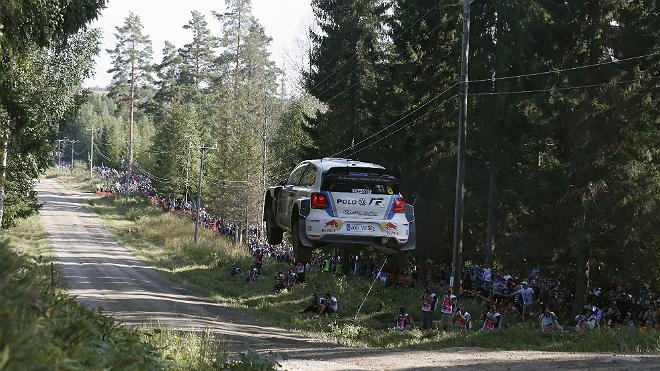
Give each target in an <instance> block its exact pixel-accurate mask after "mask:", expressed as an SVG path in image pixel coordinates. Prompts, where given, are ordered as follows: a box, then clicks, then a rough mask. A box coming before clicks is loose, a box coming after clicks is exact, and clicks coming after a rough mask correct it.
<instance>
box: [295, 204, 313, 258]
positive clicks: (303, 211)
mask: <svg viewBox="0 0 660 371" xmlns="http://www.w3.org/2000/svg"><path fill="white" fill-rule="evenodd" d="M309 212H310V201H309V200H302V201H300V207H299V208H298V214H299V216H298V238H300V242H301V243H302V244H303V246H305V247H314V243H313V242H312V241H310V240H309V238H307V217H308V216H309Z"/></svg>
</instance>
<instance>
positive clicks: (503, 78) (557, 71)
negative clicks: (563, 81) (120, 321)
mask: <svg viewBox="0 0 660 371" xmlns="http://www.w3.org/2000/svg"><path fill="white" fill-rule="evenodd" d="M656 55H660V53H651V54H644V55H638V56H635V57H629V58H621V59H613V60H611V61H607V62H600V63H593V64H585V65H581V66H575V67H568V68H562V69H558V70H548V71H542V72H532V73H527V74H522V75H512V76H502V77H493V78H490V79H479V80H471V81H468V84H472V83H477V82H486V81H500V80H511V79H519V78H523V77H532V76H542V75H550V74H557V73H563V72H572V71H577V70H582V69H585V68H593V67H600V66H604V65H608V64H616V63H621V62H627V61H632V60H636V59H642V58H648V57H653V56H656Z"/></svg>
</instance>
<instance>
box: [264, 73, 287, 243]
mask: <svg viewBox="0 0 660 371" xmlns="http://www.w3.org/2000/svg"><path fill="white" fill-rule="evenodd" d="M282 90H284V80H282ZM266 98H267V95H266V92H265V91H264V127H263V151H264V159H263V163H262V164H261V179H262V181H263V184H262V188H261V190H262V192H263V191H265V190H266V160H267V153H268V142H267V141H266V127H267V126H268V116H267V113H268V107H267V106H266ZM261 202H262V204H261V219H259V224H260V228H259V230H260V231H261V232H263V230H264V228H265V226H264V212H265V211H264V208H265V207H266V197H262V201H261Z"/></svg>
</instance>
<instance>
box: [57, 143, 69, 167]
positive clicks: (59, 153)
mask: <svg viewBox="0 0 660 371" xmlns="http://www.w3.org/2000/svg"><path fill="white" fill-rule="evenodd" d="M66 141H67V139H66V138H64V139H58V140H57V167H58V168H60V169H62V143H63V142H66Z"/></svg>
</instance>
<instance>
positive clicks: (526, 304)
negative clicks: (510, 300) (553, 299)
mask: <svg viewBox="0 0 660 371" xmlns="http://www.w3.org/2000/svg"><path fill="white" fill-rule="evenodd" d="M513 295H520V296H521V297H522V300H523V312H522V318H523V320H525V316H527V315H530V314H531V313H532V310H533V307H534V289H533V288H531V287H529V284H528V283H527V281H523V282H522V288H521V289H520V290H518V291H516V292H514V293H513V294H511V295H510V296H513Z"/></svg>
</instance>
